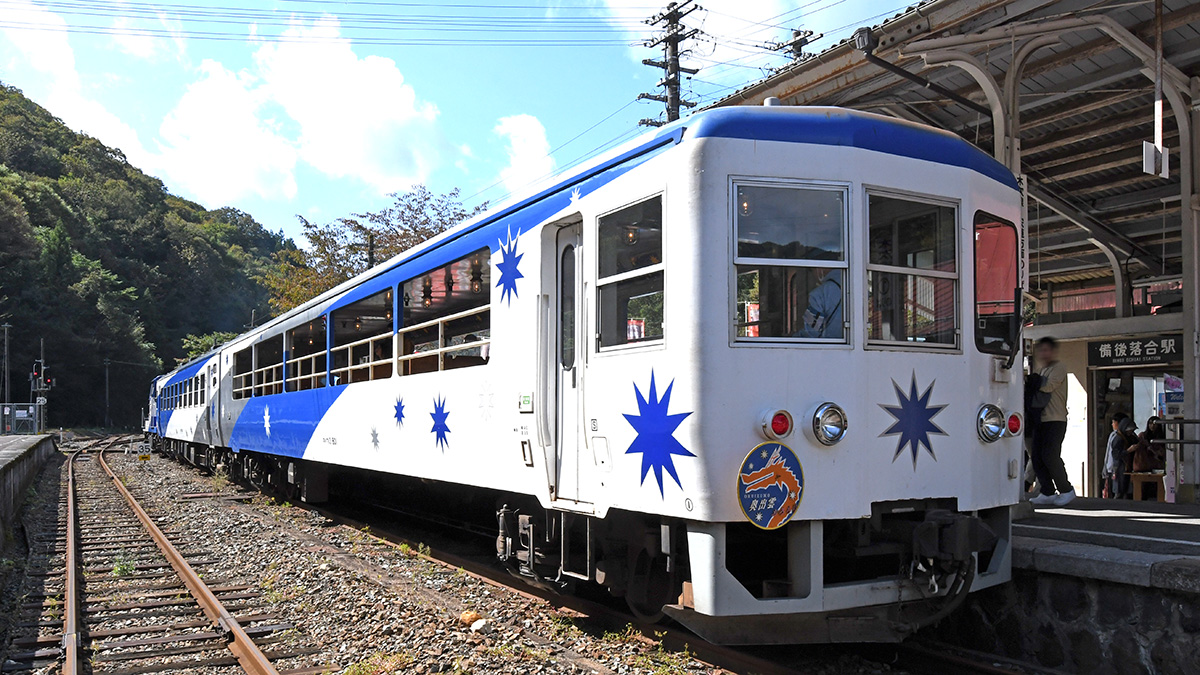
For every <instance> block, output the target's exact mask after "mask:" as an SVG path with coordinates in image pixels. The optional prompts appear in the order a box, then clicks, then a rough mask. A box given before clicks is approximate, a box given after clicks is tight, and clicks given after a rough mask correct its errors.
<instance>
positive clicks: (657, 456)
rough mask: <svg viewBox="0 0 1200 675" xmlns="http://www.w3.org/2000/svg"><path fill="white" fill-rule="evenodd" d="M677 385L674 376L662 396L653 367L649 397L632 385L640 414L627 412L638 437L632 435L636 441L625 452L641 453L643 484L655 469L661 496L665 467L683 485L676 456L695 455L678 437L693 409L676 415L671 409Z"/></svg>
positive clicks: (678, 483) (630, 423) (627, 418)
mask: <svg viewBox="0 0 1200 675" xmlns="http://www.w3.org/2000/svg"><path fill="white" fill-rule="evenodd" d="M674 386H675V381H674V380H672V381H671V384H668V385H667V390H666V391H664V392H663V395H662V398H659V397H658V388H657V386H656V384H655V382H654V371H650V391H649V396H648V397H647V396H643V395H642V390H641V389H638V386H637V384H636V383H635V384H634V385H633V391H634V393H636V394H637V400H638V413H639V414H637V415H628V414H627V415H625V419H626V420H627V421H628V422H629V425H630V426H632V427H633V430H634V431H636V432H637V437H636V438H634V439H633V443H630V444H629V449H628V450H626V451H625V454H627V455H632V454H635V453H640V454H641V455H642V480H641V484H642V485H645V484H646V474H648V473H649V472H650V469H654V477H655V478H656V479H658V494H659V496H660V497H664V496H665V494H664V491H663V471H664V470H665V471H666V472H667V474H668V475H670V476H671V478H673V479H674V480H675V484H676V485H678V486H679V487H680V488H683V484H682V483H680V482H679V474H678V473H676V472H675V459H674V457H675V456H680V457H695V456H696V455H694V454H693V453H691V452H689V451H688V449H687V448H685V447H683V444H682V443H680V442H679V441H678V440H677V439H676V438H675V430H676V429H678V428H679V425H680V424H682V423H683V420H685V419H687V417H688V416H689V415H691V414H692V413H690V412H686V413H675V414H673V415H672V414H669V413H668V409H669V408H670V405H671V389H672V387H674Z"/></svg>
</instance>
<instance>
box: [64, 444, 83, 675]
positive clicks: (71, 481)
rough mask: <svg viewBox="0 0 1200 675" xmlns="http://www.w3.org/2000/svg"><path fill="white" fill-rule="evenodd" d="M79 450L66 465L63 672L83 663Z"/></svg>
mask: <svg viewBox="0 0 1200 675" xmlns="http://www.w3.org/2000/svg"><path fill="white" fill-rule="evenodd" d="M79 453H80V451H79V450H76V451H75V452H73V453H71V459H70V460H69V463H68V465H67V569H66V591H65V596H64V598H63V599H64V601H65V602H64V604H66V612H65V616H64V617H63V638H62V646H63V656H64V660H63V675H80V673H82V672H83V663H82V662H81V661H80V658H79V552H78V551H77V550H76V545H75V538H76V534H75V531H76V529H77V528H78V526H79V523H78V522H77V519H76V516H75V459H76V458H77V457H78V456H79Z"/></svg>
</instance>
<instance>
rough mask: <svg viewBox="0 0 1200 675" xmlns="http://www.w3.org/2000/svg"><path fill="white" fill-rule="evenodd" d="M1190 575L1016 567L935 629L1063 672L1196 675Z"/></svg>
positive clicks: (1198, 600) (950, 638)
mask: <svg viewBox="0 0 1200 675" xmlns="http://www.w3.org/2000/svg"><path fill="white" fill-rule="evenodd" d="M1191 572H1192V574H1188V575H1186V576H1187V577H1188V580H1187V582H1185V583H1184V584H1174V583H1172V584H1162V585H1155V584H1151V585H1141V584H1138V583H1136V582H1135V583H1120V582H1116V581H1112V580H1106V579H1095V578H1085V577H1079V576H1068V575H1064V574H1054V573H1047V572H1043V571H1035V570H1031V569H1014V570H1013V582H1012V583H1011V584H1007V585H1005V586H1001V587H997V588H993V589H988V590H986V591H981V592H979V593H976V594H974V595H973V596H971V598H970V599H968V600H967V602H966V603H965V604H964V606H963V607H962V608H960V609H959V611H957V612H955V613H954V614H953V615H952V616H951V617H949V618H948V619H946V620H945V621H943V622H942V623H941V624H939V625H938V626H937V627H935V628H934V629H933V631H932V633H933V636H934V637H936V638H937V639H939V640H942V641H945V642H948V643H951V644H955V645H960V646H962V647H966V648H968V649H973V650H977V651H981V652H986V653H990V654H996V655H999V656H1004V657H1008V658H1012V659H1017V660H1021V661H1026V662H1032V663H1038V664H1041V665H1042V666H1044V667H1046V668H1052V669H1055V670H1057V671H1063V672H1071V673H1087V674H1088V675H1125V674H1126V673H1129V674H1133V673H1138V674H1140V673H1155V674H1157V673H1162V674H1164V675H1173V674H1177V673H1178V674H1184V673H1186V674H1194V673H1197V672H1200V593H1195V592H1188V591H1185V590H1177V589H1179V588H1181V587H1186V586H1187V585H1188V583H1189V582H1190V583H1195V580H1196V579H1200V567H1197V568H1196V569H1194V570H1191ZM1193 575H1195V576H1193ZM1180 581H1182V580H1180ZM1168 585H1169V586H1173V587H1174V589H1172V588H1164V587H1163V586H1168Z"/></svg>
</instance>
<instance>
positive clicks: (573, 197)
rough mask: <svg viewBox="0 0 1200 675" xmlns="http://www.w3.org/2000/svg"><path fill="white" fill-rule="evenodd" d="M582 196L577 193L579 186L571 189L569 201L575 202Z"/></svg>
mask: <svg viewBox="0 0 1200 675" xmlns="http://www.w3.org/2000/svg"><path fill="white" fill-rule="evenodd" d="M582 196H583V195H582V194H580V193H579V188H575V189H574V190H571V203H572V204H574V203H575V202H577V201H579V199H580V197H582Z"/></svg>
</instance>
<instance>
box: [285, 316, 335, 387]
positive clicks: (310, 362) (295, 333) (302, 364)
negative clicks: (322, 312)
mask: <svg viewBox="0 0 1200 675" xmlns="http://www.w3.org/2000/svg"><path fill="white" fill-rule="evenodd" d="M287 344H288V348H289V352H288V359H287V364H286V365H287V373H286V378H287V379H286V384H287V391H305V390H308V389H316V388H317V387H324V386H325V355H326V352H325V317H321V318H319V319H317V320H315V321H309V322H308V323H304V324H301V325H299V326H296V327H295V328H293V329H291V330H289V331H288V333H287Z"/></svg>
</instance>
